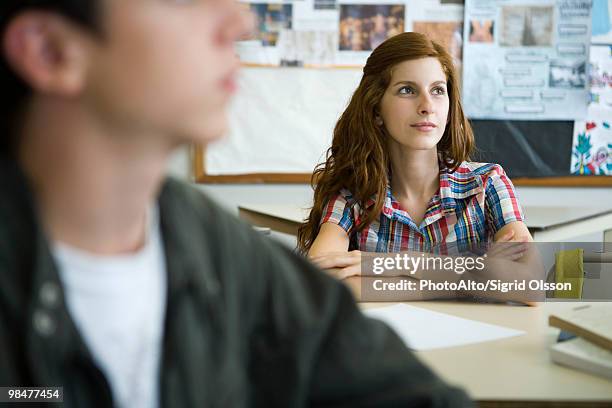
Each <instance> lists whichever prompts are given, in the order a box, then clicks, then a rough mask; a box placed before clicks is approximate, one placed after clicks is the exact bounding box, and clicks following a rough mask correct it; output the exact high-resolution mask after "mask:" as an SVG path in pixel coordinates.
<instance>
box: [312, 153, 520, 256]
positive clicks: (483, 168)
mask: <svg viewBox="0 0 612 408" xmlns="http://www.w3.org/2000/svg"><path fill="white" fill-rule="evenodd" d="M374 204H375V197H372V198H370V199H369V200H368V201H367V203H366V205H365V208H366V209H367V208H370V207H371V206H373V205H374ZM362 216H363V214H362V210H361V207H360V205H359V203H357V202H356V201H355V199H354V198H353V196H352V194H351V192H350V191H348V190H346V189H343V190H341V191H340V193H339V194H337V195H336V196H334V197H332V199H331V200H329V202H328V203H327V205H326V207H325V210H324V212H323V217H322V218H321V224H322V223H324V222H331V223H334V224H337V225H339V226H340V227H342V228H343V229H344V230H345V231H346V232H347V233H348V234H349V238H350V247H349V249H351V250H353V249H358V250H361V251H367V252H398V251H406V250H412V251H428V252H429V251H431V252H435V253H442V254H444V253H452V252H455V250H450V249H449V244H451V245H450V246H452V247H455V245H456V247H457V250H458V251H465V250H473V249H475V248H478V247H479V246H481V245H483V244H486V243H487V242H490V241H491V240H492V238H493V235H494V234H495V233H496V232H497V231H498V230H500V229H501V228H502V227H503V226H504V225H506V224H508V223H510V222H512V221H523V219H524V217H523V212H522V210H521V207H520V205H519V203H518V200H517V198H516V193H515V191H514V186H513V185H512V182H511V181H510V179H509V178H508V177H507V176H506V173H505V172H504V170H503V169H502V167H501V166H499V165H497V164H489V163H472V162H464V163H462V164H461V165H460V166H459V168H457V170H456V171H455V172H453V173H447V172H444V171H441V172H440V187H439V189H438V191H437V193H436V194H435V195H434V196H433V197H432V198H431V200H430V201H429V204H428V206H427V210H426V211H425V216H424V218H423V221H422V222H421V224H420V225H416V223H415V222H414V221H413V220H412V218H410V215H409V214H408V213H407V212H406V211H405V210H403V209H402V208H401V206H400V204H399V202H398V201H397V200H396V199H395V198H394V197H393V194H392V193H391V189H390V188H389V186H387V196H386V198H385V202H384V205H383V208H382V213H381V214H380V217H379V218H378V219H375V220H374V221H373V222H372V223H370V225H368V226H366V227H365V228H364V229H363V230H361V231H359V232H357V231H353V229H354V227H355V225H358V224H359V223H360V219H361V217H362Z"/></svg>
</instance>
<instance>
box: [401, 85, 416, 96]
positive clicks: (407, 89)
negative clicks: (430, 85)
mask: <svg viewBox="0 0 612 408" xmlns="http://www.w3.org/2000/svg"><path fill="white" fill-rule="evenodd" d="M398 93H399V94H401V95H410V94H413V93H414V89H412V88H411V87H409V86H402V87H401V88H400V89H399V92H398Z"/></svg>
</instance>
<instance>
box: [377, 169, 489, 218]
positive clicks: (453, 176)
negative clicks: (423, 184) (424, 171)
mask: <svg viewBox="0 0 612 408" xmlns="http://www.w3.org/2000/svg"><path fill="white" fill-rule="evenodd" d="M483 189H484V186H483V185H482V178H481V177H480V176H478V175H476V174H474V173H473V172H472V171H471V170H470V169H469V168H467V167H466V166H464V165H463V164H461V165H460V166H459V167H458V168H457V170H455V171H454V172H452V173H451V172H448V171H446V170H440V188H439V189H438V192H437V193H436V194H434V196H433V197H432V198H431V200H429V203H428V205H427V211H426V212H425V218H424V220H423V222H424V223H425V224H426V225H428V224H431V223H433V222H435V221H436V220H438V219H440V218H441V217H442V216H443V215H446V214H448V213H451V212H454V211H455V208H456V207H457V201H459V200H465V199H466V198H469V197H472V196H474V195H476V194H479V193H481V192H482V191H483ZM375 203H376V196H372V197H370V199H369V200H368V201H367V202H366V206H365V208H366V209H367V208H370V207H371V206H373V205H374V204H375ZM382 214H383V215H384V216H386V217H387V218H389V219H391V220H397V221H400V222H404V223H410V222H412V219H411V218H410V216H409V215H408V213H407V212H406V211H404V210H402V209H401V208H400V204H399V202H398V201H397V200H396V199H395V197H393V194H392V192H391V186H390V184H389V183H387V189H386V197H385V202H384V204H383V208H382Z"/></svg>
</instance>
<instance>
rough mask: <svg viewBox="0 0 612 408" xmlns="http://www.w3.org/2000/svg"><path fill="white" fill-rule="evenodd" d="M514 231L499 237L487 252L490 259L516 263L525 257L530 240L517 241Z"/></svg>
mask: <svg viewBox="0 0 612 408" xmlns="http://www.w3.org/2000/svg"><path fill="white" fill-rule="evenodd" d="M515 237H516V234H515V232H514V230H510V231H508V232H507V233H505V234H504V235H502V236H500V237H498V238H497V239H496V240H495V241H494V242H493V243H492V244H491V245H490V246H489V249H488V250H487V257H489V258H492V257H494V258H505V259H508V260H510V261H516V260H518V259H520V258H522V257H523V255H524V254H525V252H526V251H527V249H528V247H527V245H528V244H527V242H528V241H529V238H527V237H523V238H519V239H515Z"/></svg>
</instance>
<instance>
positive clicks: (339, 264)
mask: <svg viewBox="0 0 612 408" xmlns="http://www.w3.org/2000/svg"><path fill="white" fill-rule="evenodd" d="M310 261H311V262H312V263H314V264H315V265H316V266H318V267H319V268H321V269H323V270H325V271H326V272H327V273H329V274H330V275H331V276H333V277H334V278H336V279H340V280H342V279H346V278H349V277H351V276H359V275H361V251H349V252H329V253H326V254H323V255H318V256H314V257H310Z"/></svg>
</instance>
